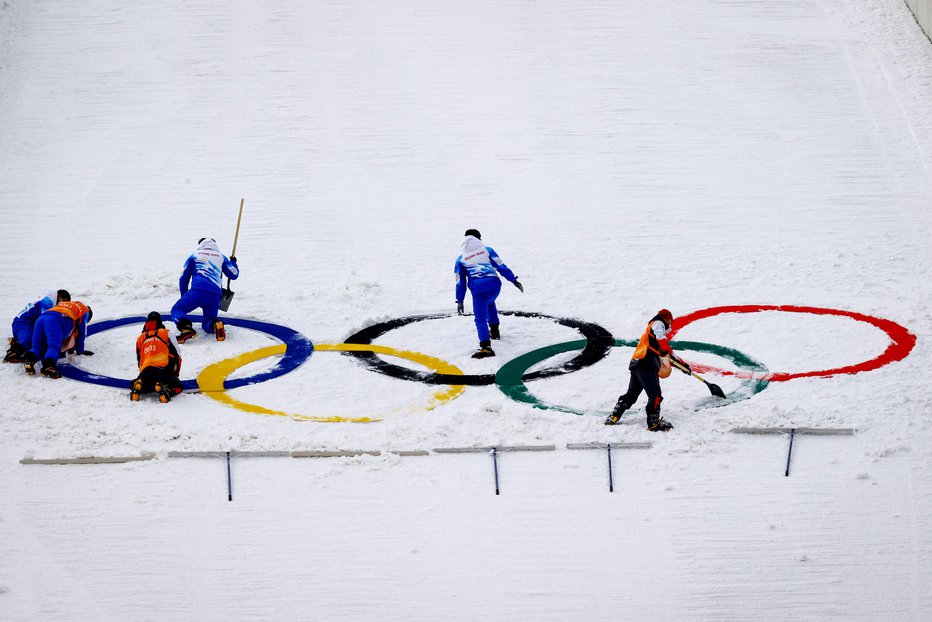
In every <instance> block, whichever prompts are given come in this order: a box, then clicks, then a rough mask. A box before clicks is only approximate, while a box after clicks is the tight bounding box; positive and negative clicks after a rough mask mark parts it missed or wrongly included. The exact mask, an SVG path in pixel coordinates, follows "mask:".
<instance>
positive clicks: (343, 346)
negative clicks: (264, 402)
mask: <svg viewBox="0 0 932 622" xmlns="http://www.w3.org/2000/svg"><path fill="white" fill-rule="evenodd" d="M314 349H315V350H316V351H317V352H361V351H371V352H378V353H379V354H385V355H388V356H396V357H399V358H404V359H408V360H410V361H414V362H415V363H420V364H421V365H424V366H425V367H427V368H429V369H435V370H436V371H438V372H443V373H445V374H448V375H457V374H462V371H461V370H460V369H459V368H458V367H456V366H455V365H453V364H451V363H447V362H446V361H443V360H441V359H438V358H436V357H433V356H429V355H427V354H421V353H420V352H411V351H408V350H398V349H395V348H390V347H387V346H380V345H375V344H369V345H362V344H347V343H337V344H331V343H320V344H317V345H316V346H315V348H314ZM286 351H287V346H285V345H275V346H267V347H265V348H259V349H257V350H253V351H251V352H246V353H244V354H239V355H237V356H233V357H230V358H227V359H224V360H222V361H218V362H216V363H211V364H210V365H208V366H207V367H205V368H204V369H203V370H201V373H200V374H198V376H197V384H198V386H199V387H200V391H201V393H203V394H204V395H206V396H207V397H210V398H212V399H214V400H217V401H218V402H220V403H222V404H224V405H226V406H230V407H231V408H236V409H238V410H244V411H246V412H251V413H255V414H260V415H274V416H283V417H290V418H292V419H297V420H299V421H314V422H317V423H371V422H375V421H381V419H378V418H370V417H338V416H332V417H314V416H309V415H298V414H294V413H287V412H284V411H280V410H272V409H271V408H266V407H264V406H258V405H256V404H250V403H248V402H243V401H241V400H237V399H235V398H233V397H232V396H231V395H229V394H228V393H227V392H226V389H227V388H229V387H228V386H227V376H229V375H230V374H231V373H233V372H234V371H236V370H237V369H239V368H240V367H242V366H244V365H248V364H249V363H252V362H253V361H257V360H260V359H263V358H267V357H269V356H276V355H278V354H284V353H286ZM465 390H466V385H463V384H460V385H452V386H450V387H449V388H448V389H446V390H444V391H438V392H436V393H434V394H433V395H432V396H431V398H430V400H429V401H428V405H427V407H426V408H424V409H423V410H427V411H430V410H433V409H434V408H436V407H437V406H440V405H441V404H444V403H446V402H449V401H451V400H454V399H456V398H457V397H459V396H460V395H462V393H463V391H465Z"/></svg>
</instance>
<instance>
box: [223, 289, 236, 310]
mask: <svg viewBox="0 0 932 622" xmlns="http://www.w3.org/2000/svg"><path fill="white" fill-rule="evenodd" d="M231 302H233V290H231V289H223V290H221V292H220V310H221V311H229V310H230V303H231Z"/></svg>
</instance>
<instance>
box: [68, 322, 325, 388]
mask: <svg viewBox="0 0 932 622" xmlns="http://www.w3.org/2000/svg"><path fill="white" fill-rule="evenodd" d="M162 315H163V316H166V317H170V315H171V314H169V313H163V314H162ZM188 317H189V318H191V319H192V320H202V319H203V318H202V317H200V316H197V315H190V316H188ZM145 321H146V318H145V317H142V316H132V317H124V318H120V319H117V320H104V321H102V322H94V323H93V324H90V325H88V327H87V336H88V337H91V336H92V335H96V334H97V333H102V332H103V331H105V330H110V329H111V328H118V327H120V326H126V325H128V324H142V323H144V322H145ZM223 322H224V324H229V325H230V326H242V327H243V328H248V329H250V330H257V331H259V332H263V333H265V334H267V335H270V336H272V337H275V338H276V339H279V340H281V341H283V342H284V344H285V346H286V348H285V356H283V357H282V359H281V360H280V361H279V362H278V363H277V364H276V365H275V366H274V367H272V368H271V369H268V370H266V371H263V372H259V373H257V374H254V375H252V376H248V377H246V378H237V379H236V380H229V381H225V383H224V388H227V389H235V388H237V387H243V386H246V385H249V384H256V383H257V382H265V381H266V380H271V379H272V378H278V377H279V376H282V375H284V374H287V373H288V372H292V371H294V370H295V369H297V368H298V367H300V366H301V365H303V364H304V362H305V361H307V359H308V358H309V357H310V356H311V353H312V352H313V351H314V345H313V344H312V343H311V341H310V340H309V339H308V338H307V337H305V336H304V335H302V334H301V333H299V332H298V331H296V330H293V329H291V328H288V327H287V326H280V325H278V324H270V323H268V322H259V321H257V320H245V319H238V318H234V317H228V316H224V318H223ZM58 369H59V371H60V372H61V374H62V376H64V377H66V378H71V379H72V380H78V381H80V382H90V383H91V384H99V385H102V386H107V387H114V388H117V389H129V385H130V382H132V380H131V379H126V380H124V379H122V378H114V377H112V376H104V375H101V374H95V373H93V372H89V371H86V370H84V369H81V368H80V367H76V366H75V365H73V364H68V363H63V364H61V365H59V366H58ZM181 385H182V387H183V388H185V389H188V390H191V389H196V388H197V381H196V380H184V381H182V383H181Z"/></svg>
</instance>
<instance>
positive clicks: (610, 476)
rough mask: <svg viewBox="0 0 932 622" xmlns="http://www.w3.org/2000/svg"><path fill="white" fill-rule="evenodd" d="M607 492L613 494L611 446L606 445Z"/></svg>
mask: <svg viewBox="0 0 932 622" xmlns="http://www.w3.org/2000/svg"><path fill="white" fill-rule="evenodd" d="M608 491H609V492H615V483H614V482H613V481H612V444H611V443H609V444H608Z"/></svg>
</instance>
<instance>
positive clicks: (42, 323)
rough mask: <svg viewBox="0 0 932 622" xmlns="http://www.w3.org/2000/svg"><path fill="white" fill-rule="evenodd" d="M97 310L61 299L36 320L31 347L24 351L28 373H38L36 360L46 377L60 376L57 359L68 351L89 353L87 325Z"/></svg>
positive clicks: (86, 354)
mask: <svg viewBox="0 0 932 622" xmlns="http://www.w3.org/2000/svg"><path fill="white" fill-rule="evenodd" d="M93 316H94V312H93V311H92V310H91V308H90V307H89V306H87V305H86V304H84V303H83V302H78V301H72V300H62V301H61V302H59V303H58V304H57V305H55V306H54V307H52V308H51V309H49V310H48V311H46V312H45V313H43V314H42V315H40V316H39V319H37V320H36V325H35V328H34V330H33V331H32V346H31V348H30V350H29V352H27V353H26V354H25V358H26V364H25V367H26V373H27V374H29V375H30V376H31V375H33V374H35V373H36V363H37V362H39V361H40V360H41V361H42V375H43V376H45V377H46V378H61V372H59V371H58V366H57V364H58V359H59V358H61V356H62V354H64V353H65V352H74V353H76V354H83V355H85V356H90V355H92V354H94V353H93V352H91V351H90V350H85V349H84V340H85V339H86V338H87V325H88V323H89V322H90V321H91V318H92V317H93Z"/></svg>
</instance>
